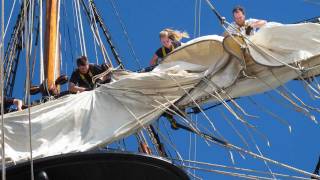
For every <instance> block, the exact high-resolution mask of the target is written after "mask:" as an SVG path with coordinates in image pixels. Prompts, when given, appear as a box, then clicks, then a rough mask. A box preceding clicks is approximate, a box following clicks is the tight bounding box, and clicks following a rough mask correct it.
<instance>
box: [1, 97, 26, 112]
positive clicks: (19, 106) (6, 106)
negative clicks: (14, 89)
mask: <svg viewBox="0 0 320 180" xmlns="http://www.w3.org/2000/svg"><path fill="white" fill-rule="evenodd" d="M3 101H4V104H3V108H4V113H7V112H10V107H11V106H12V105H15V106H16V107H17V110H18V111H22V101H21V100H20V99H16V98H8V97H4V98H3ZM0 114H1V111H0Z"/></svg>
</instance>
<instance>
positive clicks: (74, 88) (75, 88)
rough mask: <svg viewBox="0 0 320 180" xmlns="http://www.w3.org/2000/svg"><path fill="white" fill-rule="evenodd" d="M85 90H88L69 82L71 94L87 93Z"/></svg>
mask: <svg viewBox="0 0 320 180" xmlns="http://www.w3.org/2000/svg"><path fill="white" fill-rule="evenodd" d="M85 90H86V88H84V87H79V86H76V85H75V84H74V83H72V82H69V91H70V92H72V93H77V92H83V91H85Z"/></svg>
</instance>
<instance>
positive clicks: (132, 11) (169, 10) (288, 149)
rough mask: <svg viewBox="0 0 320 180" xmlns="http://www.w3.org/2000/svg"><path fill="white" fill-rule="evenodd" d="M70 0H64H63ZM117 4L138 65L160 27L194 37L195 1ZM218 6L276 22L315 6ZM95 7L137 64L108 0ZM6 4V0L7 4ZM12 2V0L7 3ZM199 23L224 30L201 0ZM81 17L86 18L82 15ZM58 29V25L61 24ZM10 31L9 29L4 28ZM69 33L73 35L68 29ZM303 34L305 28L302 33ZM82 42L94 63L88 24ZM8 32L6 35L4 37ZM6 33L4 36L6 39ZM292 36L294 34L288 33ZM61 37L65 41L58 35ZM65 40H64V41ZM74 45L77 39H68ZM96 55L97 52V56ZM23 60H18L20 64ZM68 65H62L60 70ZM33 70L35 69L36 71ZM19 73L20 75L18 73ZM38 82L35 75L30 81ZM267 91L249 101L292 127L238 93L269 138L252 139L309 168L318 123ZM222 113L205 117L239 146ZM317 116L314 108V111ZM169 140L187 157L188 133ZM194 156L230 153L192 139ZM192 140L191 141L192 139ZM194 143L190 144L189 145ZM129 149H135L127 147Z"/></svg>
mask: <svg viewBox="0 0 320 180" xmlns="http://www.w3.org/2000/svg"><path fill="white" fill-rule="evenodd" d="M66 1H69V0H66ZM117 2H118V7H119V9H118V10H119V12H120V15H121V18H122V19H123V22H124V23H125V24H126V27H127V30H128V33H129V36H130V39H131V41H132V44H133V46H134V50H135V52H136V54H137V57H138V58H139V59H140V63H141V64H142V66H143V67H146V66H148V64H149V60H150V58H151V57H152V55H153V53H154V51H155V50H156V49H157V48H158V47H159V46H160V43H159V38H158V33H159V31H160V30H161V29H163V28H166V27H171V28H174V29H179V30H185V31H187V32H189V34H190V35H191V37H194V34H193V32H194V6H195V0H161V1H159V0H153V1H150V0H139V1H130V0H118V1H117ZM212 2H213V3H214V5H215V7H216V8H217V10H218V11H219V12H220V13H221V14H222V15H223V16H225V17H226V18H227V20H228V21H229V22H230V21H232V16H231V10H232V8H233V7H234V6H235V5H242V6H244V7H245V8H246V12H247V17H248V18H249V17H252V18H257V19H265V20H267V21H276V22H281V23H294V22H297V21H300V20H303V19H307V18H312V17H315V16H319V15H320V14H319V10H320V6H319V5H315V4H311V3H306V2H304V1H303V0H282V1H276V0H269V1H253V0H237V1H236V0H227V1H212ZM6 3H7V2H6ZM96 3H97V5H98V8H99V9H100V10H101V12H102V13H103V18H104V20H105V23H106V24H107V26H108V27H109V28H110V32H111V34H112V37H113V39H114V42H115V44H116V46H117V47H118V50H119V53H120V55H121V56H122V59H123V61H124V64H125V66H126V68H127V69H131V70H136V69H138V66H137V64H136V63H135V61H134V59H133V58H132V56H131V55H130V53H129V49H128V46H127V43H126V39H125V38H124V35H123V32H122V29H121V27H120V25H119V22H118V20H117V18H116V16H115V15H114V14H113V10H112V8H111V5H110V2H109V0H99V1H97V2H96ZM7 5H8V4H7ZM10 5H11V4H10ZM66 8H67V11H68V13H69V15H68V16H63V17H62V21H64V22H66V21H69V25H70V26H71V27H72V26H73V22H72V21H73V20H72V18H73V17H72V14H71V13H72V6H70V5H69V6H67V7H66ZM9 9H10V8H6V19H7V18H8V13H9ZM201 12H202V13H201V26H200V34H201V35H208V34H221V33H222V32H223V29H222V28H221V26H220V25H219V22H218V20H217V18H216V17H215V15H214V14H213V13H212V12H211V11H210V9H209V8H208V6H207V5H206V4H205V1H204V0H202V8H201ZM84 18H85V17H84ZM62 29H63V28H62ZM9 32H10V29H9ZM71 33H72V36H73V34H75V32H74V31H73V30H71ZM306 33H307V32H306ZM85 34H86V41H87V42H86V44H87V48H88V56H89V58H90V59H91V60H92V62H95V60H94V59H95V54H94V45H93V42H92V35H91V32H90V31H89V30H88V28H85ZM9 35H10V34H8V35H7V38H8V36H9ZM7 38H6V39H7ZM292 38H296V37H292ZM62 41H64V40H62ZM63 43H64V42H63ZM73 45H74V46H76V42H75V43H74V44H73ZM66 49H67V50H66V54H64V62H63V63H64V66H63V69H62V71H63V72H67V73H68V74H69V75H70V73H71V71H72V62H73V60H72V59H70V53H71V50H70V49H71V48H70V47H68V46H67V47H66ZM73 53H74V54H76V55H80V54H79V52H78V53H77V52H76V50H75V47H73ZM100 60H101V57H100ZM22 64H23V63H22ZM66 64H67V67H68V68H67V70H66V69H65V67H66ZM19 71H20V75H19V76H18V79H17V83H16V86H17V87H18V88H17V89H19V90H16V91H15V92H14V95H15V96H16V97H19V98H22V94H23V92H22V91H21V87H23V80H24V77H25V76H24V74H25V73H24V72H25V70H24V68H23V65H21V66H20V67H19ZM36 73H37V72H36ZM21 77H23V78H21ZM34 81H35V82H37V78H36V79H35V80H34ZM287 86H288V87H289V88H290V90H292V91H293V92H295V93H296V94H298V95H299V97H301V98H303V99H304V100H305V102H306V103H308V104H311V105H313V106H315V107H319V100H315V101H314V100H312V99H310V98H309V96H308V94H307V92H306V91H305V90H304V88H303V85H302V83H301V82H299V81H292V82H290V83H288V84H287ZM270 95H271V96H272V97H275V98H276V99H281V100H282V101H284V100H283V98H281V97H280V96H279V95H277V94H276V93H275V92H269V95H266V94H261V95H256V96H253V97H252V98H253V99H254V101H256V102H258V103H259V104H262V105H263V106H265V107H267V108H268V109H269V110H270V111H273V112H274V113H276V114H277V115H279V116H281V117H282V118H283V119H286V120H287V121H288V122H289V124H291V126H292V129H293V130H292V132H291V133H289V131H288V126H286V125H283V124H282V123H280V122H279V121H277V120H276V119H275V118H273V117H272V116H270V115H268V114H266V113H264V112H262V111H261V110H260V109H259V108H257V107H256V106H255V105H254V104H252V103H251V102H250V101H249V99H248V98H241V99H240V100H238V102H239V103H240V104H241V106H242V107H243V108H244V109H245V110H246V111H247V112H249V113H250V114H253V115H257V116H259V117H260V118H258V119H250V118H247V119H248V121H250V122H251V123H252V124H254V125H256V126H257V129H258V130H259V132H261V133H263V134H264V135H265V136H267V138H268V139H269V140H270V142H271V147H268V146H267V145H266V141H265V139H263V138H261V136H260V135H259V134H258V133H253V137H254V139H255V140H256V141H257V143H258V145H259V147H260V148H261V151H262V153H263V154H264V155H265V156H267V157H270V158H272V159H274V160H277V161H281V162H284V163H288V164H290V165H292V166H295V167H297V168H301V169H303V170H306V171H313V170H314V167H315V164H316V161H317V159H318V157H319V155H320V144H319V134H320V129H319V125H316V124H315V123H313V122H311V120H309V119H308V118H307V117H306V116H304V115H302V114H300V113H297V112H295V111H294V110H292V109H288V108H285V107H284V106H281V105H279V104H276V103H275V101H274V100H271V98H270ZM221 112H223V113H225V114H228V112H226V110H225V109H224V108H223V107H217V108H214V109H212V110H210V111H208V112H207V113H208V115H209V116H210V118H212V119H214V121H215V123H216V126H217V127H218V128H219V130H220V131H221V133H222V134H223V135H224V136H225V137H226V138H227V139H228V140H229V141H230V142H232V143H234V144H236V145H239V146H241V147H244V145H243V144H242V143H241V141H240V140H239V138H238V137H237V136H236V134H235V133H234V131H233V130H232V128H231V127H230V126H229V125H228V124H227V123H226V121H225V120H224V119H223V118H222V116H221ZM313 114H314V115H315V116H316V118H317V119H318V118H319V117H320V116H319V113H317V112H313ZM227 116H228V117H229V118H230V119H231V121H233V122H234V123H235V125H236V127H237V128H239V130H240V132H241V133H243V134H244V136H245V138H246V139H247V141H249V142H250V136H249V135H248V134H247V133H246V131H245V129H244V128H243V126H242V125H241V124H240V123H237V122H236V120H235V119H234V118H232V117H231V116H230V115H227ZM193 118H194V119H198V122H199V123H203V124H204V126H207V123H206V121H205V119H204V118H203V116H202V115H198V116H197V117H196V116H193ZM170 132H171V133H172V134H173V139H174V142H175V144H176V145H177V147H178V149H179V151H180V152H181V153H182V155H183V156H184V158H185V159H188V149H189V145H188V144H189V133H185V132H182V131H178V132H173V131H171V130H170ZM196 141H197V145H196V152H197V156H196V159H197V160H199V161H204V162H211V163H218V164H225V165H232V163H231V161H230V158H229V153H228V151H226V150H225V149H222V148H220V147H217V146H211V147H208V146H207V145H206V144H205V143H204V142H203V140H201V139H200V138H197V140H196ZM193 142H194V140H193ZM250 144H251V145H250V148H251V150H253V151H255V152H256V150H255V148H254V146H253V145H252V143H250ZM193 148H194V146H193ZM131 149H133V150H134V149H135V147H134V148H131ZM246 157H247V159H246V160H243V159H242V158H241V157H240V156H239V154H237V153H234V159H235V161H236V164H235V166H241V167H247V168H254V169H260V170H265V171H266V167H265V165H264V164H263V162H261V161H257V160H255V159H253V158H251V157H249V156H246ZM270 166H271V169H272V170H273V171H274V172H287V171H285V170H284V169H282V168H278V167H277V166H274V165H270ZM198 174H200V176H201V177H203V178H205V179H214V178H216V179H232V178H231V177H228V176H220V175H215V174H211V173H210V174H208V173H202V172H198Z"/></svg>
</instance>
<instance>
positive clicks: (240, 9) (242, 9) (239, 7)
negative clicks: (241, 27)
mask: <svg viewBox="0 0 320 180" xmlns="http://www.w3.org/2000/svg"><path fill="white" fill-rule="evenodd" d="M237 11H241V12H242V13H243V14H245V11H244V8H243V7H242V6H236V7H234V8H233V9H232V14H234V13H235V12H237Z"/></svg>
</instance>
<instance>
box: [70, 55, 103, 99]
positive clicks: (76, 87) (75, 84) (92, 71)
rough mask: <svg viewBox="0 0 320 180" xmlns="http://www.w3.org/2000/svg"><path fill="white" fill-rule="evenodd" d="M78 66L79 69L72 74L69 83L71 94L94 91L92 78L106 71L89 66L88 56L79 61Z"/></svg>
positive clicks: (92, 65) (98, 67) (80, 58)
mask: <svg viewBox="0 0 320 180" xmlns="http://www.w3.org/2000/svg"><path fill="white" fill-rule="evenodd" d="M77 66H78V68H77V69H76V70H75V71H73V72H72V75H71V78H70V81H69V91H70V92H71V93H77V92H83V91H89V90H92V89H93V88H94V82H93V81H92V78H93V77H94V76H95V75H98V74H100V73H103V72H104V71H105V68H103V67H102V66H99V65H94V64H89V62H88V58H87V57H86V56H81V57H79V58H78V59H77Z"/></svg>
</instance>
